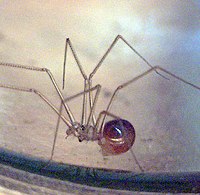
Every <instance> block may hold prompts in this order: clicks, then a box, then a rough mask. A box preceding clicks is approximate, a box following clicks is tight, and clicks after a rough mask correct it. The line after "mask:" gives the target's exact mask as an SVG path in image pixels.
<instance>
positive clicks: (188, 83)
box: [100, 66, 200, 129]
mask: <svg viewBox="0 0 200 195" xmlns="http://www.w3.org/2000/svg"><path fill="white" fill-rule="evenodd" d="M155 70H159V71H162V72H164V73H166V74H168V75H170V76H172V77H174V78H175V79H177V80H179V81H181V82H183V83H185V84H187V85H189V86H191V87H193V88H195V89H197V90H200V87H199V86H197V85H194V84H192V83H191V82H189V81H186V80H185V79H183V78H181V77H179V76H176V75H175V74H173V73H171V72H169V71H168V70H166V69H164V68H162V67H160V66H154V67H153V68H150V69H149V70H147V71H145V72H144V73H142V74H140V75H138V76H136V77H134V78H133V79H131V80H129V81H127V82H125V83H123V84H121V85H119V86H118V87H117V88H116V89H115V90H114V92H113V94H112V96H111V98H110V101H109V103H108V106H107V109H106V112H108V111H109V109H110V107H111V105H112V103H113V101H114V98H115V96H116V95H117V93H118V92H119V91H120V90H121V89H123V88H125V87H126V86H128V85H130V84H132V83H134V82H135V81H137V80H139V79H141V78H143V77H145V76H146V75H148V74H150V73H151V72H152V71H155ZM105 118H106V115H104V118H103V121H102V124H101V127H100V129H101V128H102V127H103V125H104V122H105Z"/></svg>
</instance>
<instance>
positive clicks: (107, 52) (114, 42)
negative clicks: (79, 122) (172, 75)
mask: <svg viewBox="0 0 200 195" xmlns="http://www.w3.org/2000/svg"><path fill="white" fill-rule="evenodd" d="M120 39H121V40H122V41H123V42H124V43H125V44H126V45H127V46H128V47H129V48H130V49H131V50H132V51H133V52H134V53H135V54H136V55H137V56H139V57H140V58H141V59H142V60H143V61H144V62H145V63H146V64H147V66H149V67H150V68H153V65H151V64H150V63H149V62H148V61H147V60H146V59H145V58H144V57H143V56H142V55H141V54H140V53H139V52H138V51H137V50H136V49H135V48H133V46H131V44H129V43H128V41H127V40H126V39H125V38H124V37H123V36H121V35H117V36H116V38H115V39H114V40H113V42H112V43H111V45H110V46H109V47H108V49H107V50H106V52H105V53H104V55H103V56H102V57H101V59H100V60H99V62H98V63H97V65H96V66H95V68H94V69H93V71H92V72H91V73H90V75H89V78H88V84H89V88H91V87H92V78H93V76H94V75H95V74H96V72H97V70H98V69H99V68H100V67H101V65H102V63H103V62H104V60H105V59H106V57H107V56H108V54H109V53H110V52H111V50H112V48H113V47H114V46H115V45H116V44H117V42H118V41H119V40H120ZM77 63H78V62H77ZM153 70H154V71H155V72H156V73H157V74H158V75H160V76H161V77H163V78H165V79H167V80H168V78H167V77H165V76H164V75H162V74H161V73H159V72H158V71H157V70H156V69H153ZM89 102H90V106H92V104H93V95H92V91H90V92H89Z"/></svg>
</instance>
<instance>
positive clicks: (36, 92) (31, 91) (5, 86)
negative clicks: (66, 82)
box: [0, 84, 72, 127]
mask: <svg viewBox="0 0 200 195" xmlns="http://www.w3.org/2000/svg"><path fill="white" fill-rule="evenodd" d="M0 88H5V89H11V90H16V91H21V92H29V93H35V94H36V95H38V96H39V97H40V98H41V99H42V100H43V101H44V102H46V103H47V104H48V105H49V106H50V107H51V108H52V110H53V111H54V112H55V113H56V114H57V115H59V117H60V118H61V119H62V120H63V122H64V123H65V124H66V125H67V126H68V127H71V126H72V125H71V123H70V121H68V120H67V119H66V118H65V117H64V116H63V115H61V114H60V112H59V110H58V109H57V108H56V107H55V106H54V105H53V104H52V103H51V102H50V101H49V100H48V99H47V98H46V97H45V96H44V95H43V94H42V93H40V92H39V91H37V90H36V89H33V88H23V87H18V86H13V85H4V84H0Z"/></svg>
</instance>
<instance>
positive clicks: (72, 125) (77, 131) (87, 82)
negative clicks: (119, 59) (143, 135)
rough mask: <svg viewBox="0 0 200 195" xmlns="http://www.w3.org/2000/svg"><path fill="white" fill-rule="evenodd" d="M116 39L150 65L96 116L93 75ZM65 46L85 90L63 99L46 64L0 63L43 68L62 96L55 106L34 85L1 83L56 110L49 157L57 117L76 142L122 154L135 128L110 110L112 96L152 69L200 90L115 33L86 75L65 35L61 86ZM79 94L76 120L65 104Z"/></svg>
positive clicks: (64, 68)
mask: <svg viewBox="0 0 200 195" xmlns="http://www.w3.org/2000/svg"><path fill="white" fill-rule="evenodd" d="M118 40H121V41H123V42H124V43H125V44H126V45H127V46H128V47H129V48H130V49H131V50H132V51H133V52H134V53H135V54H136V55H137V56H139V57H140V58H141V59H142V60H143V61H144V62H145V63H146V65H147V66H148V67H149V69H148V70H147V71H145V72H143V73H142V74H140V75H138V76H136V77H134V78H132V79H130V80H128V81H126V82H124V83H122V84H121V85H119V86H118V87H117V88H116V89H115V90H114V92H113V94H112V95H111V98H110V101H109V103H108V105H107V107H106V109H105V110H103V111H101V112H100V113H99V114H98V115H97V116H96V114H95V107H96V104H97V100H98V97H99V94H100V91H101V85H99V84H98V85H96V86H93V85H92V79H93V76H94V75H95V74H96V72H97V71H98V69H99V68H100V67H101V65H102V63H103V62H104V60H105V58H106V57H107V56H108V54H109V53H110V52H111V50H112V48H113V47H114V46H115V45H116V43H117V42H118ZM68 46H69V48H70V49H71V52H72V54H73V57H74V59H75V61H76V64H77V66H78V68H79V70H80V73H81V75H82V77H83V79H84V87H83V88H84V90H83V91H81V92H79V93H77V94H75V95H73V96H71V97H68V98H66V99H65V98H64V97H63V94H62V92H61V90H60V88H59V87H58V84H57V83H56V80H55V79H54V76H53V75H52V73H51V71H50V70H48V69H47V68H40V67H33V66H24V65H17V64H10V63H0V65H1V66H7V67H10V68H19V69H25V70H29V71H39V72H44V73H46V74H47V75H48V76H49V78H50V81H51V83H52V84H53V86H54V88H55V89H56V92H57V94H58V96H59V98H60V100H61V105H60V109H57V108H56V107H55V105H54V104H52V103H51V102H50V101H49V100H48V98H47V97H46V96H44V95H43V94H42V93H41V92H39V91H38V90H36V89H33V88H24V87H19V86H11V85H6V84H0V87H1V88H8V89H11V90H17V91H22V92H30V93H35V94H36V95H38V96H39V97H40V98H41V99H42V100H43V101H44V102H46V103H47V104H48V105H49V106H50V107H51V108H52V109H53V110H54V111H55V113H57V115H58V121H57V126H56V131H55V135H54V141H53V145H52V150H51V157H50V161H51V160H52V158H53V154H54V148H55V143H56V138H57V133H58V126H59V122H60V120H62V121H63V122H64V123H65V124H66V126H67V130H66V138H67V137H68V136H70V135H74V136H75V137H77V138H78V140H79V142H82V141H84V140H86V141H97V142H98V144H99V146H100V147H101V148H102V150H103V151H105V152H107V153H108V154H109V155H116V154H121V153H125V152H127V151H128V150H130V149H131V147H132V146H133V144H134V141H135V135H136V133H135V129H134V127H133V125H132V124H131V123H130V122H129V121H127V120H125V119H121V118H120V117H119V116H117V115H115V114H113V113H111V112H110V107H111V105H112V103H113V100H114V98H115V96H116V95H117V93H118V92H119V91H120V90H122V89H123V88H125V87H127V86H128V85H131V84H133V83H134V82H135V81H137V80H139V79H141V78H143V77H145V76H147V75H148V74H150V73H151V72H153V71H154V72H155V73H157V74H159V75H160V76H161V77H163V78H165V79H168V78H167V77H165V76H164V75H162V74H161V72H164V73H165V74H166V75H170V76H171V77H174V78H175V79H177V80H179V81H181V82H183V83H185V84H187V85H189V86H191V87H193V88H195V89H197V90H200V87H199V86H196V85H194V84H192V83H190V82H188V81H186V80H185V79H183V78H180V77H178V76H176V75H175V74H173V73H171V72H169V71H168V70H166V69H164V68H162V67H160V66H152V65H151V64H150V63H149V62H148V61H147V60H146V59H145V58H144V57H143V56H142V55H140V53H139V52H137V51H136V50H135V49H134V48H133V47H132V46H131V45H130V44H129V43H128V42H127V41H126V40H125V39H124V38H123V37H122V36H121V35H118V36H117V37H116V38H115V39H114V41H113V42H112V44H111V45H110V46H109V48H108V49H107V50H106V52H105V53H104V55H103V56H102V57H101V59H100V61H99V62H98V63H97V65H96V66H95V68H94V69H93V71H92V72H91V73H90V74H89V76H87V75H86V73H85V72H84V69H83V67H82V65H81V63H80V61H79V59H78V57H77V54H76V52H75V50H74V48H73V45H72V43H71V41H70V39H69V38H67V39H66V43H65V54H64V64H63V86H62V88H63V89H64V87H65V72H66V59H67V49H68ZM168 80H169V79H168ZM79 96H83V101H82V113H81V121H77V120H76V119H75V117H74V115H73V113H72V112H71V110H70V107H69V105H68V101H70V100H72V99H74V98H76V97H79ZM87 103H89V106H88V107H89V112H88V107H87ZM63 107H64V110H65V112H66V114H67V116H68V119H67V118H66V117H65V116H64V115H63V114H62V109H63ZM107 116H110V117H112V118H113V120H111V121H108V122H106V123H105V119H106V117H107ZM132 154H133V157H134V159H135V161H136V163H137V164H138V166H139V168H140V170H142V168H141V167H140V165H139V163H138V161H137V159H136V157H135V155H134V153H133V152H132Z"/></svg>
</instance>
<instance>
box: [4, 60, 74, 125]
mask: <svg viewBox="0 0 200 195" xmlns="http://www.w3.org/2000/svg"><path fill="white" fill-rule="evenodd" d="M0 66H6V67H10V68H20V69H25V70H31V71H39V72H46V73H47V74H48V76H49V77H50V80H51V82H52V84H53V86H54V88H55V89H56V92H57V94H58V95H59V97H60V99H61V100H62V103H63V105H64V108H65V110H66V112H67V114H68V116H69V119H70V121H71V123H72V124H73V123H74V122H75V119H74V116H73V114H72V112H71V111H70V108H69V106H68V105H67V104H66V103H65V102H64V98H63V95H62V93H61V91H60V89H59V87H58V85H57V83H56V81H55V79H54V77H53V75H52V73H51V71H50V70H48V69H47V68H39V67H33V66H24V65H19V64H10V63H0Z"/></svg>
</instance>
